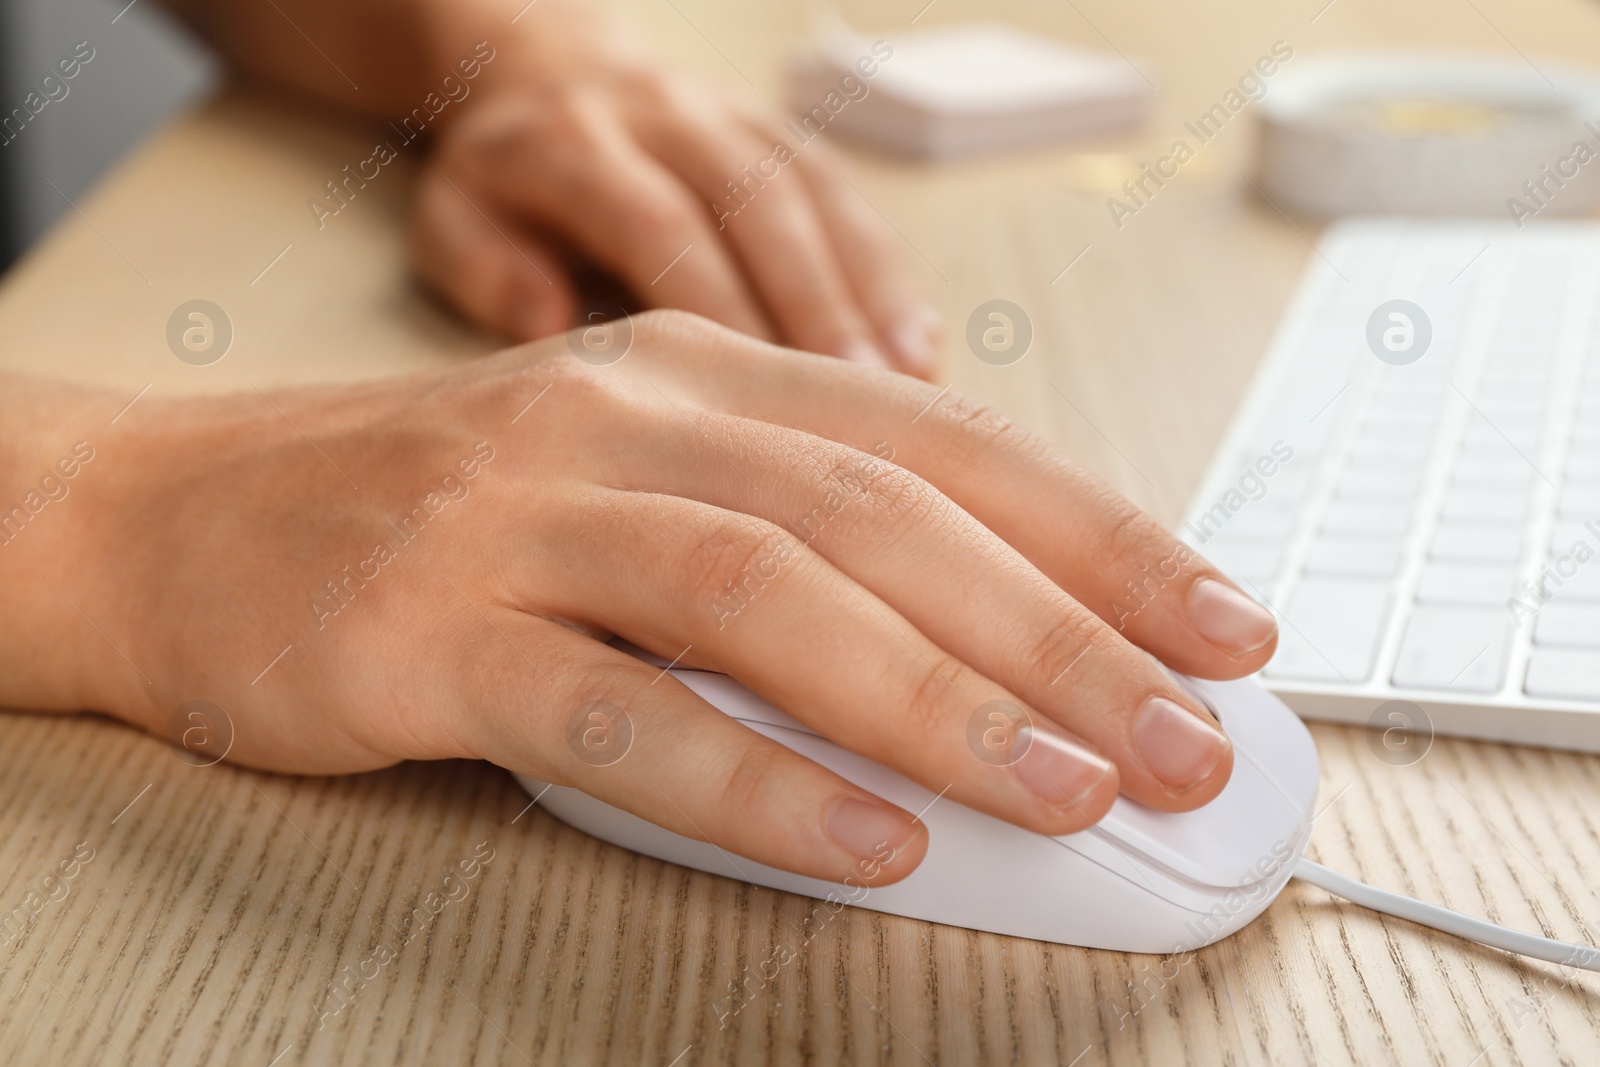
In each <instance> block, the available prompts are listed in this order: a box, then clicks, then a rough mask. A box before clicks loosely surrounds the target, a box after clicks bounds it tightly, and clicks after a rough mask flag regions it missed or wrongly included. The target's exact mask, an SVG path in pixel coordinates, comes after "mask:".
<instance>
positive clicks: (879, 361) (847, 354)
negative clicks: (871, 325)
mask: <svg viewBox="0 0 1600 1067" xmlns="http://www.w3.org/2000/svg"><path fill="white" fill-rule="evenodd" d="M838 355H839V358H840V359H842V360H845V361H846V362H849V363H865V364H866V365H867V366H869V367H888V366H890V363H889V357H888V356H885V355H884V354H883V353H882V352H880V351H878V346H877V345H874V344H872V343H871V342H868V341H863V340H862V339H861V338H859V337H852V338H850V339H849V340H847V341H845V342H844V343H843V344H841V345H840V346H839V350H838Z"/></svg>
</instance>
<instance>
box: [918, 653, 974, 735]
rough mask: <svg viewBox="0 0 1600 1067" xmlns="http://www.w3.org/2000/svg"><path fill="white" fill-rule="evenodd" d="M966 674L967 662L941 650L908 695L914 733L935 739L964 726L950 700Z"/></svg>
mask: <svg viewBox="0 0 1600 1067" xmlns="http://www.w3.org/2000/svg"><path fill="white" fill-rule="evenodd" d="M966 673H968V667H967V665H966V664H964V663H962V662H961V661H960V660H959V659H957V658H956V657H954V656H952V655H951V654H950V653H948V652H939V653H938V655H937V656H936V657H935V658H934V659H933V661H932V663H931V665H930V666H928V669H927V670H926V671H925V672H923V674H922V676H921V677H920V678H918V679H917V681H916V682H915V683H914V684H913V685H912V686H911V691H910V693H909V694H908V695H907V698H906V704H905V712H906V716H907V718H908V719H909V721H910V728H911V730H912V731H913V734H914V736H916V737H918V738H936V737H939V736H941V735H942V734H944V733H946V732H948V731H949V730H951V729H952V728H954V729H960V728H961V726H962V723H961V722H960V721H958V720H959V716H957V715H955V714H954V709H953V708H952V703H951V702H952V700H953V699H954V697H955V694H956V693H957V692H958V689H957V687H956V682H957V680H958V679H960V678H961V676H962V675H963V674H966ZM952 723H954V727H952V725H951V724H952Z"/></svg>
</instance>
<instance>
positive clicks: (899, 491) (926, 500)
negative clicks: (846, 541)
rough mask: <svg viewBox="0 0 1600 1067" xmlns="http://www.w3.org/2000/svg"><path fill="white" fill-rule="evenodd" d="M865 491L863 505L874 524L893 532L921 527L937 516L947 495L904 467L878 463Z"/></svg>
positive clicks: (863, 490)
mask: <svg viewBox="0 0 1600 1067" xmlns="http://www.w3.org/2000/svg"><path fill="white" fill-rule="evenodd" d="M877 463H878V469H876V470H875V471H874V472H873V473H872V476H871V478H870V479H869V480H868V481H866V483H865V485H864V486H863V488H862V501H863V503H865V504H866V505H867V509H868V513H869V514H870V515H871V517H872V520H873V521H874V523H875V524H876V525H878V526H881V527H887V528H889V529H891V530H901V529H905V528H907V527H912V526H917V525H919V524H921V523H923V522H926V521H927V520H928V519H929V518H930V517H932V516H933V515H935V514H936V513H937V512H938V511H939V510H940V509H941V507H942V506H943V504H944V494H942V493H940V492H939V490H937V489H935V488H934V487H933V486H932V485H931V484H929V483H928V482H926V481H924V480H923V479H921V478H919V477H918V476H917V475H915V474H912V473H911V472H910V471H908V470H906V469H905V468H904V467H896V466H894V465H893V464H891V463H884V462H882V461H877Z"/></svg>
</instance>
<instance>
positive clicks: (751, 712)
mask: <svg viewBox="0 0 1600 1067" xmlns="http://www.w3.org/2000/svg"><path fill="white" fill-rule="evenodd" d="M672 677H673V678H675V679H677V680H678V681H680V682H682V683H683V684H684V685H686V686H688V687H689V690H690V691H691V692H693V693H694V694H695V695H696V696H698V697H699V698H700V699H701V700H704V701H705V702H706V703H707V704H710V705H711V706H712V707H714V708H716V709H717V710H718V711H720V712H723V713H724V714H726V715H729V716H731V717H732V718H735V719H744V720H746V721H748V722H760V723H766V724H767V725H769V726H782V727H784V728H785V729H788V730H798V731H799V732H801V733H805V734H812V735H815V734H816V731H815V730H813V729H811V727H809V726H807V725H806V724H805V723H803V722H800V721H799V720H797V719H794V718H792V717H790V716H789V715H786V714H785V713H784V712H782V711H779V710H778V709H777V708H776V707H774V706H773V705H771V704H769V703H767V702H766V701H765V700H763V699H761V698H760V697H758V696H756V694H754V693H752V692H751V691H750V690H748V689H746V688H745V687H744V686H742V685H740V684H739V683H738V682H736V681H734V680H733V679H732V678H730V677H728V676H727V675H726V674H716V673H714V672H712V671H685V670H677V669H675V670H673V672H672Z"/></svg>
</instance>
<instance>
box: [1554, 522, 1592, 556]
mask: <svg viewBox="0 0 1600 1067" xmlns="http://www.w3.org/2000/svg"><path fill="white" fill-rule="evenodd" d="M1591 524H1592V526H1593V529H1591V528H1590V527H1591ZM1579 544H1585V545H1588V546H1589V548H1590V550H1591V551H1593V550H1596V549H1600V522H1596V521H1594V520H1592V519H1588V520H1586V519H1581V518H1577V519H1559V520H1557V522H1556V524H1555V525H1554V526H1553V527H1551V529H1550V553H1551V555H1554V556H1557V557H1560V556H1567V555H1571V554H1573V552H1575V551H1577V546H1578V545H1579Z"/></svg>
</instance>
